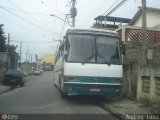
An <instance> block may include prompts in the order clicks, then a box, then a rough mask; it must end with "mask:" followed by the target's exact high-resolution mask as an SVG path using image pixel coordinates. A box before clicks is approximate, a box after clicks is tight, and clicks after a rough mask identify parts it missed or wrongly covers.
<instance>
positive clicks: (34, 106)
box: [0, 72, 117, 120]
mask: <svg viewBox="0 0 160 120" xmlns="http://www.w3.org/2000/svg"><path fill="white" fill-rule="evenodd" d="M52 74H53V72H44V73H43V74H42V75H40V76H34V77H32V79H31V80H28V81H27V82H26V84H25V86H24V87H17V88H15V89H13V90H11V91H8V92H6V93H3V94H0V113H18V114H19V113H21V114H100V115H101V114H103V115H106V114H109V113H108V112H106V111H105V110H104V109H103V108H101V107H100V106H98V105H97V104H96V102H101V99H100V98H96V97H88V96H77V97H70V98H68V99H61V97H60V94H59V91H58V89H57V88H55V87H54V85H53V78H52ZM103 115H102V116H103ZM107 116H109V117H110V119H113V120H117V118H115V117H114V116H111V115H107ZM105 117H106V116H105ZM102 119H104V116H103V117H102ZM99 120H100V119H99Z"/></svg>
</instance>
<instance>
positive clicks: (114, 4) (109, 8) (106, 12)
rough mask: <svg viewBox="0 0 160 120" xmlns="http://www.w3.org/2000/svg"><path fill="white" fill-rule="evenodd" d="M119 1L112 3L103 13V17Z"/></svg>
mask: <svg viewBox="0 0 160 120" xmlns="http://www.w3.org/2000/svg"><path fill="white" fill-rule="evenodd" d="M118 1H119V0H117V1H116V2H114V3H113V4H112V5H111V6H110V7H109V8H108V9H107V11H106V12H104V13H103V15H105V14H106V13H107V12H108V11H109V10H110V9H111V8H112V7H113V6H114V5H115V4H116V3H117V2H118Z"/></svg>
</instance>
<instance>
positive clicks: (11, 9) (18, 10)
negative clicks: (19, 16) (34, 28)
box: [3, 6, 50, 16]
mask: <svg viewBox="0 0 160 120" xmlns="http://www.w3.org/2000/svg"><path fill="white" fill-rule="evenodd" d="M3 7H4V8H5V9H8V10H10V11H14V12H20V13H25V14H30V15H31V14H32V15H41V16H50V15H49V14H45V13H37V12H32V11H26V10H23V9H21V10H20V9H14V8H10V7H6V6H3Z"/></svg>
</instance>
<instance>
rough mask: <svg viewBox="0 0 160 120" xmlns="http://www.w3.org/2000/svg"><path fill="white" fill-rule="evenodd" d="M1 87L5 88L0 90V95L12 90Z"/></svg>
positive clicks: (7, 87)
mask: <svg viewBox="0 0 160 120" xmlns="http://www.w3.org/2000/svg"><path fill="white" fill-rule="evenodd" d="M0 87H1V86H0ZM3 87H5V88H4V89H0V94H2V93H5V92H7V91H9V90H11V89H12V87H9V86H3Z"/></svg>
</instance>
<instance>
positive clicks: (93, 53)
mask: <svg viewBox="0 0 160 120" xmlns="http://www.w3.org/2000/svg"><path fill="white" fill-rule="evenodd" d="M94 55H95V52H94V50H93V52H92V54H91V55H90V56H89V57H88V58H87V59H85V60H84V61H83V62H82V64H84V63H86V62H87V61H88V60H90V59H91V58H92V57H93V56H94Z"/></svg>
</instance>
